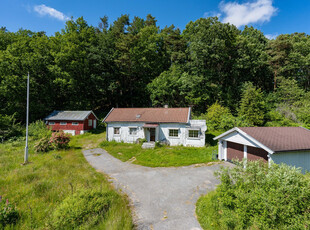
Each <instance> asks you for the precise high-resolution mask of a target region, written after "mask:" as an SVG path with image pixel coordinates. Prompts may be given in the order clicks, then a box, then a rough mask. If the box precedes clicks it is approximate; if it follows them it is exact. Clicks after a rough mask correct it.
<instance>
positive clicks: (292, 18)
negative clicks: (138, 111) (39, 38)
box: [0, 0, 310, 37]
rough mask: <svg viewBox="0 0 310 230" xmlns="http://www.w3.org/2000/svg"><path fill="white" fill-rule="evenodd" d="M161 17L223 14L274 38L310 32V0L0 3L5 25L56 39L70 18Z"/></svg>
mask: <svg viewBox="0 0 310 230" xmlns="http://www.w3.org/2000/svg"><path fill="white" fill-rule="evenodd" d="M149 13H150V14H152V15H153V16H155V17H156V19H157V21H158V25H159V26H160V27H161V28H163V27H164V26H165V25H171V24H174V25H175V26H176V27H179V28H180V29H182V30H183V29H184V28H185V26H186V24H187V23H188V22H189V21H195V20H197V19H198V18H201V17H207V16H215V15H217V16H219V18H220V20H221V21H223V22H230V23H232V24H234V25H236V26H237V27H239V28H240V29H242V28H243V26H244V25H245V24H248V25H253V26H254V27H256V28H258V29H260V30H262V31H263V32H264V34H266V35H267V36H269V37H274V36H276V35H279V34H282V33H294V32H305V33H308V34H310V24H309V23H308V22H309V21H310V20H309V19H310V1H309V0H295V1H292V0H273V1H272V0H225V1H221V0H191V1H188V0H166V1H164V0H152V1H147V0H113V1H112V0H88V1H82V0H62V1H61V0H45V1H43V0H0V26H5V27H6V28H7V29H8V30H9V31H14V32H15V31H17V30H18V29H19V28H24V29H30V30H32V31H46V32H47V34H48V35H53V34H54V33H55V32H56V31H60V30H61V29H62V28H64V25H65V21H66V20H67V19H69V18H70V17H73V18H74V19H77V18H78V17H80V16H83V17H84V18H85V20H86V21H87V22H88V23H89V24H91V25H94V26H97V25H98V22H99V18H100V17H103V16H104V15H107V16H108V17H109V22H110V23H111V22H113V21H114V20H115V19H117V17H119V16H120V15H121V14H129V15H130V16H131V18H133V16H139V17H143V18H145V16H146V15H147V14H149Z"/></svg>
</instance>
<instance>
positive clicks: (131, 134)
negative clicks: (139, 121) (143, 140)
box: [128, 127, 138, 136]
mask: <svg viewBox="0 0 310 230" xmlns="http://www.w3.org/2000/svg"><path fill="white" fill-rule="evenodd" d="M128 128H129V130H128V131H129V135H130V136H136V135H137V134H138V127H128ZM131 129H136V132H135V133H131V132H130V130H131Z"/></svg>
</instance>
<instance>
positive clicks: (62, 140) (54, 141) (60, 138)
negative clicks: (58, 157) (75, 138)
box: [50, 131, 70, 150]
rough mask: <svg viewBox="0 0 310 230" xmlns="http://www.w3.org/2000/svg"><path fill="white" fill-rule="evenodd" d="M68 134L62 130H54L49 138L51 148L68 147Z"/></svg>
mask: <svg viewBox="0 0 310 230" xmlns="http://www.w3.org/2000/svg"><path fill="white" fill-rule="evenodd" d="M69 142H70V136H69V134H66V133H64V132H63V131H60V132H54V133H52V136H51V138H50V144H51V146H52V147H53V149H57V150H58V149H66V148H68V147H69Z"/></svg>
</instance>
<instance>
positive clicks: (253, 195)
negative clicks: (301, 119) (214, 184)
mask: <svg viewBox="0 0 310 230" xmlns="http://www.w3.org/2000/svg"><path fill="white" fill-rule="evenodd" d="M217 175H218V176H219V178H220V180H221V184H220V185H219V186H218V188H217V189H216V192H215V193H213V194H210V195H207V196H205V197H203V198H201V199H200V200H199V202H198V204H197V214H198V219H199V221H200V222H201V225H202V226H204V228H205V229H309V227H310V189H309V188H310V178H309V177H306V176H304V175H303V174H302V173H301V169H296V168H293V167H290V166H287V165H284V164H282V165H276V164H272V165H271V166H270V167H268V165H267V164H264V163H262V162H248V164H247V167H246V169H245V168H243V166H242V165H241V164H240V165H239V166H236V167H235V168H232V169H229V168H222V169H221V171H220V172H219V173H218V174H217Z"/></svg>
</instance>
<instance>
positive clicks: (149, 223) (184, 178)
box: [83, 148, 229, 230]
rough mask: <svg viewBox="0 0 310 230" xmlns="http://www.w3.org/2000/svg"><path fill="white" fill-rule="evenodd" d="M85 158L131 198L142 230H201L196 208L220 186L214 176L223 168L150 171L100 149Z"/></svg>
mask: <svg viewBox="0 0 310 230" xmlns="http://www.w3.org/2000/svg"><path fill="white" fill-rule="evenodd" d="M83 154H84V156H85V158H86V160H87V161H88V162H89V163H90V164H91V165H92V166H93V167H94V168H95V169H97V170H98V171H101V172H104V173H106V174H108V175H109V177H110V179H111V181H112V182H113V184H114V185H115V187H116V188H118V189H121V190H122V191H124V192H125V193H126V194H127V195H128V196H129V199H130V201H131V203H132V205H133V207H134V208H133V215H134V216H133V219H134V223H135V224H136V225H137V229H138V230H142V229H143V230H146V229H150V230H174V229H176V230H183V229H184V230H199V229H201V227H200V225H199V223H198V221H197V219H196V215H195V204H196V201H197V199H198V198H199V197H200V196H201V195H202V194H206V193H208V192H209V191H211V190H214V189H215V187H216V185H217V184H219V181H218V180H217V179H216V178H215V176H214V175H213V173H214V171H216V170H218V169H219V164H216V165H213V166H206V165H203V166H197V165H191V166H183V167H158V168H150V167H144V166H140V165H135V164H131V163H128V162H122V161H120V160H118V159H116V158H114V157H113V156H111V155H110V154H108V153H107V152H106V151H105V150H103V149H100V148H97V149H90V150H84V151H83ZM221 165H229V163H226V162H225V163H222V164H221Z"/></svg>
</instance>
